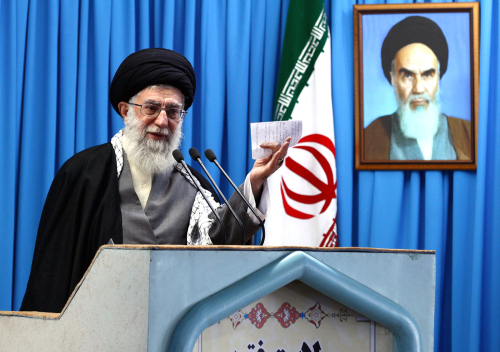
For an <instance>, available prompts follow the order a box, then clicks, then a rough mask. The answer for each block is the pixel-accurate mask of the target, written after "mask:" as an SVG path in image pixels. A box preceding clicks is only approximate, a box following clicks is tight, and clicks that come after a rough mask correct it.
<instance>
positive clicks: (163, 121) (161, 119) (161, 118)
mask: <svg viewBox="0 0 500 352" xmlns="http://www.w3.org/2000/svg"><path fill="white" fill-rule="evenodd" d="M168 122H169V120H168V117H167V112H166V111H165V110H161V111H160V114H159V115H158V116H156V120H155V125H157V126H158V127H160V128H166V127H168Z"/></svg>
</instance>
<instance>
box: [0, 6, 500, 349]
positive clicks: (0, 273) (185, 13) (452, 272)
mask: <svg viewBox="0 0 500 352" xmlns="http://www.w3.org/2000/svg"><path fill="white" fill-rule="evenodd" d="M289 1H291V0H281V1H274V0H267V1H266V0H258V1H234V0H203V1H201V0H190V1H184V0H166V1H164V0H150V1H138V0H120V1H119V0H103V1H91V0H60V1H42V0H3V1H1V2H0V48H1V52H0V55H1V58H2V60H1V62H0V77H1V80H0V106H2V107H3V111H4V113H3V114H1V115H0V123H1V125H2V127H3V128H2V129H0V143H1V147H0V184H2V186H3V187H1V188H0V198H1V199H2V200H3V201H2V203H1V204H0V211H1V214H2V216H1V217H0V268H1V270H0V310H17V309H19V307H20V304H21V301H22V298H23V295H24V291H25V288H26V283H27V280H28V276H29V272H30V268H31V260H32V255H33V249H34V244H35V239H36V232H37V228H38V221H39V218H40V214H41V211H42V207H43V204H44V200H45V196H46V194H47V192H48V189H49V187H50V184H51V182H52V179H53V177H54V175H55V173H56V172H57V170H58V169H59V168H60V167H61V165H62V164H63V163H64V162H65V161H66V160H67V159H68V158H70V157H71V156H72V155H73V154H75V153H77V152H79V151H81V150H83V149H85V148H88V147H90V146H93V145H97V144H101V143H106V142H108V141H109V139H110V138H111V137H112V136H113V135H114V134H115V133H116V132H117V131H118V130H119V129H121V128H122V126H123V122H122V120H121V118H120V117H119V116H118V114H117V113H116V112H114V110H113V109H112V107H111V106H110V104H109V102H108V87H109V83H110V81H111V79H112V77H113V74H114V72H115V71H116V69H117V68H118V66H119V64H120V63H121V61H122V60H123V59H124V58H125V57H126V56H127V55H129V54H130V53H132V52H134V51H136V50H140V49H143V48H147V47H165V48H169V49H173V50H176V51H179V52H181V53H183V54H184V55H185V56H186V57H187V58H188V59H189V60H190V61H191V62H192V63H193V67H194V69H195V72H196V75H197V92H196V96H195V100H194V104H193V106H192V108H190V109H189V112H188V114H187V116H186V119H185V121H184V124H183V131H184V139H183V143H182V147H181V150H182V152H183V153H184V155H185V156H186V159H189V158H188V157H187V154H188V150H189V148H190V147H192V146H194V147H196V148H197V149H198V150H199V151H200V152H201V153H203V151H204V150H205V149H206V148H211V149H213V151H214V152H215V153H216V155H217V156H218V160H219V161H220V162H221V164H222V165H223V167H224V168H226V170H228V173H229V174H230V175H231V176H232V177H233V179H234V181H235V182H236V183H240V182H242V181H243V179H244V177H245V175H246V173H247V172H248V171H249V170H250V168H251V166H252V164H253V161H252V160H251V153H250V133H249V128H248V127H249V123H252V122H260V121H271V120H272V113H273V111H272V109H273V104H274V96H275V85H276V78H277V77H276V76H277V70H278V65H279V61H280V53H281V43H282V39H283V33H284V27H285V21H286V13H287V9H288V3H289ZM402 2H412V1H386V3H402ZM357 3H359V4H361V3H370V4H373V3H384V1H383V0H373V1H364V2H363V1H356V0H342V1H336V0H326V3H325V7H326V10H327V14H328V16H329V23H330V29H331V36H332V82H333V86H332V94H333V111H334V119H335V139H336V158H337V177H338V190H337V192H338V232H339V240H340V245H341V246H359V247H378V248H408V249H428V250H436V266H437V270H436V271H437V272H436V274H437V275H436V309H435V350H436V351H451V350H452V351H486V350H490V351H493V350H500V334H498V333H496V331H498V329H499V328H500V322H498V319H497V317H498V316H500V297H499V296H498V293H497V292H499V291H500V276H499V275H498V269H497V268H499V267H500V257H499V256H498V255H496V254H497V252H499V251H500V223H499V222H500V220H499V219H498V217H497V216H496V215H497V214H499V213H500V181H499V180H500V175H499V171H500V156H499V151H500V145H499V144H500V137H498V136H500V123H498V121H497V119H498V116H499V109H498V101H500V91H499V89H498V83H497V82H498V81H499V78H500V72H499V63H500V62H499V58H498V51H499V11H500V6H499V5H498V2H497V1H493V0H482V1H480V11H481V16H480V18H481V36H480V40H481V43H480V44H481V46H480V54H481V56H480V65H481V70H480V104H479V142H478V147H479V151H478V169H477V171H360V172H358V171H355V170H354V154H353V153H354V57H353V52H354V48H353V11H352V6H353V5H354V4H357ZM191 164H192V165H193V166H195V167H197V168H198V166H197V165H195V163H194V162H191ZM206 164H208V165H207V167H208V169H209V171H210V172H211V173H212V175H213V176H214V179H215V180H216V181H217V182H218V184H220V185H221V189H222V190H223V192H224V193H225V194H226V195H229V194H231V189H230V186H229V184H228V183H227V182H226V181H225V179H223V178H222V177H221V175H220V173H219V172H218V169H216V168H215V167H213V166H212V164H210V163H206Z"/></svg>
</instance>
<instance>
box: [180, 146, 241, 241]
mask: <svg viewBox="0 0 500 352" xmlns="http://www.w3.org/2000/svg"><path fill="white" fill-rule="evenodd" d="M189 155H191V158H193V159H194V160H196V161H197V162H198V163H199V164H200V166H201V168H202V169H203V171H205V173H206V174H207V176H208V178H209V179H210V182H212V184H213V185H214V187H215V189H216V190H217V192H219V195H220V196H221V198H222V199H223V200H224V202H225V203H226V205H227V207H228V209H229V210H230V211H231V213H232V214H233V216H234V218H235V219H236V221H237V222H238V224H239V225H240V228H241V244H242V245H243V244H245V230H244V229H243V224H242V223H241V220H240V219H239V218H238V216H237V215H236V213H235V211H234V210H233V208H232V207H231V205H230V204H229V202H228V201H227V199H226V197H224V194H222V191H221V190H220V189H219V187H218V186H217V184H216V183H215V181H214V179H213V178H212V176H210V174H209V173H208V170H207V168H206V167H205V165H203V163H202V161H201V157H200V152H199V151H198V149H196V148H194V147H193V148H191V149H189Z"/></svg>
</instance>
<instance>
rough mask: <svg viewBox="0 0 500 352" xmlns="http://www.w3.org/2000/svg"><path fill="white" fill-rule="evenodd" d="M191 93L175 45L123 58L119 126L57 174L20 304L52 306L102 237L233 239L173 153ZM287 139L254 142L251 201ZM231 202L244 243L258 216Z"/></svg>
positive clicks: (113, 90) (231, 227) (116, 89)
mask: <svg viewBox="0 0 500 352" xmlns="http://www.w3.org/2000/svg"><path fill="white" fill-rule="evenodd" d="M195 91H196V78H195V74H194V70H193V67H192V66H191V64H190V63H189V61H188V60H187V59H186V58H185V57H184V56H182V55H180V54H178V53H176V52H174V51H171V50H167V49H145V50H141V51H138V52H136V53H133V54H131V55H130V56H128V57H127V58H126V59H125V60H124V61H123V62H122V64H121V65H120V67H119V68H118V70H117V71H116V73H115V76H114V78H113V81H112V82H111V86H110V89H109V100H110V102H111V105H112V106H113V108H114V109H115V111H116V112H117V113H118V114H120V116H121V117H122V118H123V121H124V123H125V128H124V129H122V130H121V131H119V132H118V133H117V134H116V135H115V136H114V137H113V138H112V139H111V142H110V143H107V144H103V145H99V146H95V147H92V148H89V149H86V150H84V151H82V152H80V153H78V154H76V155H74V156H73V157H72V158H70V159H69V160H68V161H67V162H66V163H65V164H64V165H63V166H62V167H61V169H60V170H59V171H58V172H57V175H56V177H55V178H54V181H53V183H52V185H51V188H50V190H49V193H48V195H47V199H46V201H45V205H44V208H43V212H42V216H41V219H40V225H39V228H38V234H37V240H36V246H35V253H34V256H33V264H32V268H31V274H30V278H29V281H28V286H27V289H26V294H25V296H24V300H23V303H22V306H21V310H25V311H26V310H28V311H42V312H60V311H61V310H62V309H63V307H64V305H65V304H66V301H67V299H68V298H69V296H70V295H71V293H72V292H73V290H74V288H75V287H76V285H77V284H78V282H79V281H80V280H81V278H82V277H83V274H84V273H85V271H86V270H87V268H88V266H89V264H90V263H91V261H92V259H93V257H94V255H95V254H96V252H97V250H98V249H99V247H100V246H102V245H104V244H107V243H115V244H122V243H125V244H153V245H155V244H184V245H185V244H193V245H194V244H222V243H223V239H224V233H225V236H226V244H241V241H242V238H241V228H240V225H239V223H238V222H237V220H235V218H234V217H233V216H232V214H231V213H230V212H228V211H227V210H228V209H227V207H226V206H221V205H220V204H219V203H218V202H217V200H218V198H217V195H216V194H215V192H214V191H213V189H212V187H211V186H210V184H209V183H208V181H206V179H205V178H203V177H202V176H201V175H200V174H199V173H197V172H196V171H195V170H194V169H192V170H191V171H192V173H193V174H194V176H195V178H194V180H192V179H191V177H190V176H189V175H188V174H187V172H186V171H185V170H184V169H183V168H182V165H181V164H178V163H177V162H176V161H175V160H174V158H173V156H172V151H174V150H175V149H176V148H178V146H179V144H180V141H181V137H182V121H183V119H184V117H185V115H186V112H187V111H186V110H187V109H189V107H190V106H191V104H192V103H193V99H194V94H195ZM288 145H289V139H287V140H286V141H285V142H284V143H283V145H282V146H281V147H280V146H279V145H278V143H267V144H266V145H261V147H264V148H269V149H272V151H273V154H272V155H271V156H269V157H268V158H266V159H259V160H257V161H256V162H255V164H254V167H253V169H252V170H251V172H250V173H249V174H248V175H247V178H246V180H245V182H244V184H243V185H241V186H240V190H241V191H242V192H243V193H244V194H245V196H246V197H247V198H248V199H249V201H250V203H253V205H256V204H258V203H259V199H260V198H261V197H265V194H263V189H264V188H265V187H264V186H265V181H266V179H267V177H268V176H269V175H271V174H272V173H273V172H274V171H276V170H277V169H278V168H279V167H280V166H281V164H282V159H283V158H284V157H285V155H286V152H287V148H288ZM193 182H196V183H197V184H199V185H200V186H201V191H198V189H197V188H196V187H195V185H194V184H193ZM200 192H203V193H204V195H205V197H206V198H207V199H208V201H209V202H210V203H211V204H212V206H213V208H215V211H216V212H217V213H218V215H219V217H220V219H222V223H224V226H222V225H221V224H219V222H218V221H216V218H215V216H214V214H213V213H212V211H211V209H210V207H209V206H208V205H207V203H206V201H205V197H203V196H202V194H201V193H200ZM229 203H230V204H231V206H232V208H233V209H234V210H235V212H236V213H237V214H238V217H239V219H240V220H241V223H242V225H243V228H244V234H245V240H248V239H249V238H250V237H251V236H252V235H253V234H255V232H257V230H258V229H259V226H258V225H259V222H258V221H257V219H256V218H254V217H253V216H254V215H253V213H251V212H250V211H249V209H248V208H247V206H246V204H245V203H244V202H243V201H242V200H241V199H240V198H239V196H238V195H234V194H233V196H232V197H231V198H230V200H229ZM261 203H262V202H261ZM261 205H262V204H261ZM259 209H260V210H261V211H262V212H264V213H265V212H266V209H265V208H263V207H260V208H259ZM260 215H262V214H260ZM262 216H263V215H262ZM223 228H225V231H224V229H223Z"/></svg>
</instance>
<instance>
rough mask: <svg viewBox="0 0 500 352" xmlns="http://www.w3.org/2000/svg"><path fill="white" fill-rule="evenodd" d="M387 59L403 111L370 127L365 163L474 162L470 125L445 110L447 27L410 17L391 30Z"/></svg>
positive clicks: (384, 58) (388, 74)
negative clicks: (442, 92)
mask: <svg viewBox="0 0 500 352" xmlns="http://www.w3.org/2000/svg"><path fill="white" fill-rule="evenodd" d="M381 56H382V69H383V71H384V75H385V77H386V78H387V80H388V81H389V83H390V84H391V85H392V86H393V88H394V93H395V95H396V100H397V103H398V109H397V111H396V112H394V113H393V114H392V115H386V116H382V117H379V118H377V119H376V120H374V121H373V122H372V123H371V124H370V125H369V126H368V127H366V128H365V130H364V143H365V148H364V153H365V159H366V160H470V159H471V127H470V121H466V120H463V119H459V118H455V117H451V116H446V115H445V114H444V113H443V112H442V111H441V104H440V93H439V82H440V79H441V78H442V77H443V75H444V74H445V73H446V70H447V68H448V43H447V41H446V38H445V36H444V34H443V31H442V30H441V28H440V27H439V26H438V25H437V24H436V23H435V22H434V21H432V20H430V19H428V18H426V17H421V16H410V17H407V18H405V19H404V20H402V21H400V22H398V23H397V24H395V25H394V26H393V27H392V28H391V30H390V31H389V33H388V34H387V36H386V38H385V40H384V42H383V44H382V50H381Z"/></svg>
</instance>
